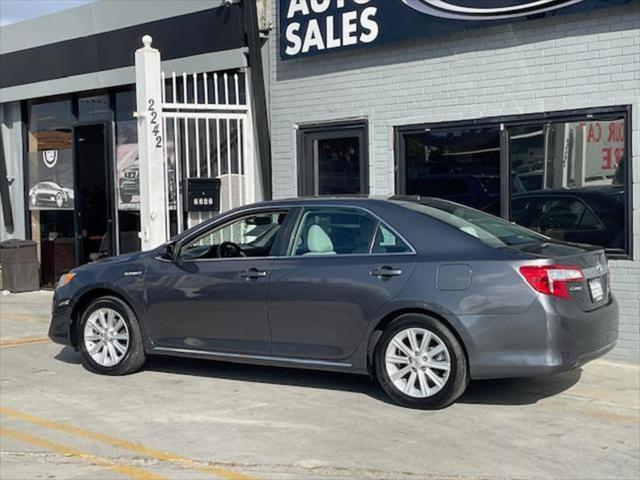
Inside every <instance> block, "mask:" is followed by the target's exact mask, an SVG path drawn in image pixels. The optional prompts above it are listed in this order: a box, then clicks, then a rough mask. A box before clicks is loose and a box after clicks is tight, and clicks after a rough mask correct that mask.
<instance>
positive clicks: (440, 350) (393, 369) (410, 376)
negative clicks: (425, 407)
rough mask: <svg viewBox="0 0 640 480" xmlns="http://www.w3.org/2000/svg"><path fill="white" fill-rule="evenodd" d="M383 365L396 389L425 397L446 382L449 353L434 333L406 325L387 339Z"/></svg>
mask: <svg viewBox="0 0 640 480" xmlns="http://www.w3.org/2000/svg"><path fill="white" fill-rule="evenodd" d="M385 367H386V370H387V374H388V375H389V378H390V379H391V382H392V383H393V385H394V386H395V387H396V388H397V389H398V390H399V391H400V392H402V393H404V394H405V395H408V396H410V397H414V398H427V397H431V396H433V395H435V394H436V393H438V392H439V391H440V390H442V388H443V387H444V386H445V385H446V383H447V380H448V379H449V373H450V372H451V356H450V354H449V350H448V349H447V347H446V345H445V344H444V342H443V341H442V339H441V338H440V337H438V336H437V335H436V334H435V333H433V332H430V331H429V330H426V329H424V328H407V329H404V330H401V331H399V332H398V333H397V334H396V335H395V336H394V337H393V338H392V339H391V341H390V342H389V344H388V346H387V350H386V352H385Z"/></svg>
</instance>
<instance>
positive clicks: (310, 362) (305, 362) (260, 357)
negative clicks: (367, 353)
mask: <svg viewBox="0 0 640 480" xmlns="http://www.w3.org/2000/svg"><path fill="white" fill-rule="evenodd" d="M153 351H154V352H159V353H162V352H167V353H183V354H187V355H189V354H191V355H193V354H195V355H206V356H209V357H217V358H237V359H247V360H263V361H269V362H286V363H295V364H299V365H322V366H326V367H343V368H351V367H352V366H353V365H352V364H351V363H345V362H332V361H328V360H306V359H303V358H292V357H272V356H268V355H250V354H242V353H229V352H215V351H212V350H193V349H189V348H173V347H155V348H154V349H153Z"/></svg>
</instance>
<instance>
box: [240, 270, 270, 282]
mask: <svg viewBox="0 0 640 480" xmlns="http://www.w3.org/2000/svg"><path fill="white" fill-rule="evenodd" d="M266 276H267V272H265V271H264V270H258V269H257V268H250V269H249V270H247V271H246V272H242V273H241V274H240V278H245V279H247V280H254V279H256V278H264V277H266Z"/></svg>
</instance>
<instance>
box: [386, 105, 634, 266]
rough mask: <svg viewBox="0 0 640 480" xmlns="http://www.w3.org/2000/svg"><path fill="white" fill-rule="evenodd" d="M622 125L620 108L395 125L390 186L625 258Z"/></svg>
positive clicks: (625, 134) (625, 120) (626, 176)
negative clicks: (395, 157)
mask: <svg viewBox="0 0 640 480" xmlns="http://www.w3.org/2000/svg"><path fill="white" fill-rule="evenodd" d="M629 130H630V129H629V113H628V110H627V109H625V108H621V109H601V110H593V111H583V112H566V113H563V112H559V113H549V114H544V115H531V116H520V117H503V118H497V119H483V120H480V121H474V122H468V124H467V125H465V122H456V123H455V124H450V125H442V124H440V125H420V126H411V127H402V128H399V129H397V138H398V148H397V155H398V182H397V190H398V193H400V194H403V195H420V196H433V197H440V198H446V199H449V200H452V201H456V202H459V203H463V204H466V205H469V206H472V207H474V208H478V209H481V210H484V211H487V212H490V213H492V214H494V215H501V214H502V215H503V216H505V217H507V218H509V219H510V220H512V221H514V222H516V223H518V224H520V225H523V226H525V227H528V228H531V229H532V230H535V231H538V232H540V233H542V234H544V235H547V236H549V237H552V238H556V239H558V240H564V241H569V242H579V243H588V244H592V245H598V246H602V247H605V248H606V249H607V251H608V252H609V254H610V255H614V256H616V255H617V256H619V257H626V256H630V255H631V251H630V250H631V242H630V225H631V218H630V211H631V198H630V197H631V195H630V190H631V189H630V188H629V184H630V178H631V177H630V166H629V165H628V162H627V160H626V159H628V158H630V156H629V155H630V153H629V145H630V142H629ZM501 172H508V173H506V174H505V173H503V174H502V175H505V176H506V178H503V177H502V176H501Z"/></svg>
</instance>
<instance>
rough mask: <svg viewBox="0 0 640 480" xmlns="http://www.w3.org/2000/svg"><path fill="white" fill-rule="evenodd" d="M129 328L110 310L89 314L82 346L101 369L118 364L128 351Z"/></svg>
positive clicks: (100, 310)
mask: <svg viewBox="0 0 640 480" xmlns="http://www.w3.org/2000/svg"><path fill="white" fill-rule="evenodd" d="M129 340H130V338H129V327H128V326H127V322H125V321H124V318H122V315H120V314H119V313H118V312H117V311H115V310H113V309H111V308H99V309H98V310H96V311H94V312H93V313H91V315H90V316H89V318H88V319H87V321H86V323H85V326H84V344H85V348H86V350H87V353H88V354H89V356H90V357H91V358H92V359H93V361H94V362H96V363H97V364H98V365H100V366H101V367H113V366H115V365H117V364H118V363H120V362H121V361H122V359H123V358H124V356H125V355H126V354H127V351H128V350H129Z"/></svg>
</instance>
